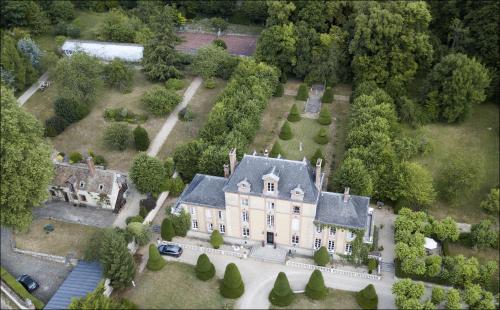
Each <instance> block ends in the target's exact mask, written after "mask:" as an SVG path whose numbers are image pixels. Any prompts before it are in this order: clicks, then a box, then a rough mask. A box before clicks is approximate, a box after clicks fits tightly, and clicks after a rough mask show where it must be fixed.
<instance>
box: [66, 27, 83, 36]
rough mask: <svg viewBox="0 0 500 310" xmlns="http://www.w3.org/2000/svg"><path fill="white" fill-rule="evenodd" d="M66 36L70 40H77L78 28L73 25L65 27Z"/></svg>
mask: <svg viewBox="0 0 500 310" xmlns="http://www.w3.org/2000/svg"><path fill="white" fill-rule="evenodd" d="M66 35H67V36H68V37H70V38H79V37H80V28H79V27H78V26H77V25H75V24H68V25H67V26H66Z"/></svg>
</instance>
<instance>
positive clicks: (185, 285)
mask: <svg viewBox="0 0 500 310" xmlns="http://www.w3.org/2000/svg"><path fill="white" fill-rule="evenodd" d="M218 282H219V279H217V278H216V277H214V278H213V279H211V280H209V281H206V282H204V281H200V280H198V279H197V278H196V274H195V271H194V266H191V265H187V264H183V263H177V262H168V263H167V265H166V266H165V267H164V268H163V269H162V270H160V271H155V272H152V271H149V270H147V269H145V270H144V271H143V272H142V273H141V274H139V275H138V276H137V277H136V278H135V285H136V287H134V288H130V289H128V290H126V291H124V292H121V293H120V297H123V298H127V299H128V300H130V301H132V302H133V303H135V304H136V305H138V307H139V308H140V309H223V308H229V309H231V308H233V304H234V301H233V300H229V299H225V298H223V297H222V296H221V295H220V294H219V283H218Z"/></svg>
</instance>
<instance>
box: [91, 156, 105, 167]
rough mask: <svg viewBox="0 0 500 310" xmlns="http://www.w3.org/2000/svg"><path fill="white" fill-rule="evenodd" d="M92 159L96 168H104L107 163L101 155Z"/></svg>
mask: <svg viewBox="0 0 500 310" xmlns="http://www.w3.org/2000/svg"><path fill="white" fill-rule="evenodd" d="M93 157H94V163H95V164H96V165H98V166H104V167H105V166H106V164H107V162H106V159H105V158H104V156H102V155H95V156H93Z"/></svg>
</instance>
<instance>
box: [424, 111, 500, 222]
mask: <svg viewBox="0 0 500 310" xmlns="http://www.w3.org/2000/svg"><path fill="white" fill-rule="evenodd" d="M498 113H499V110H498V105H495V104H482V105H477V106H474V109H473V112H472V115H471V116H470V117H469V118H468V119H467V120H466V121H465V122H463V123H460V124H453V125H448V124H431V125H426V126H424V127H423V132H424V135H425V136H426V137H427V139H429V141H430V143H431V145H432V148H433V151H432V153H430V154H428V155H426V156H423V157H421V158H419V159H418V161H419V162H420V163H422V164H423V165H424V166H425V167H427V169H428V170H429V171H430V172H431V173H432V175H433V177H434V180H436V178H437V177H439V175H440V173H441V171H442V170H441V169H442V166H443V165H444V163H445V162H446V160H447V158H448V156H449V155H451V154H456V153H459V154H463V155H465V156H466V158H471V159H473V160H475V161H477V162H479V163H480V166H481V174H482V179H481V181H480V184H479V185H480V189H479V190H478V191H477V192H475V193H473V194H472V195H470V197H468V198H467V197H462V198H460V199H459V200H458V203H456V204H450V203H447V202H442V201H438V202H436V203H435V204H433V205H432V206H431V207H430V209H429V213H430V214H432V215H434V216H435V217H437V218H444V217H446V216H451V217H453V218H454V219H455V220H457V221H459V222H466V223H471V224H473V223H477V222H479V221H480V220H481V219H483V218H486V217H488V215H487V214H486V213H484V212H483V211H482V210H481V208H480V207H479V204H480V202H481V201H482V200H483V199H484V198H485V197H486V194H487V193H489V191H490V188H492V187H494V186H497V185H498V184H499V175H498V171H499V160H500V157H499V115H498ZM494 220H496V221H498V219H497V218H495V219H494Z"/></svg>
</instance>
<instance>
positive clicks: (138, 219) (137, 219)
mask: <svg viewBox="0 0 500 310" xmlns="http://www.w3.org/2000/svg"><path fill="white" fill-rule="evenodd" d="M132 222H137V223H142V222H144V218H143V217H142V216H140V215H135V216H129V217H127V218H126V219H125V223H126V224H127V225H128V224H129V223H132Z"/></svg>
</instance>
